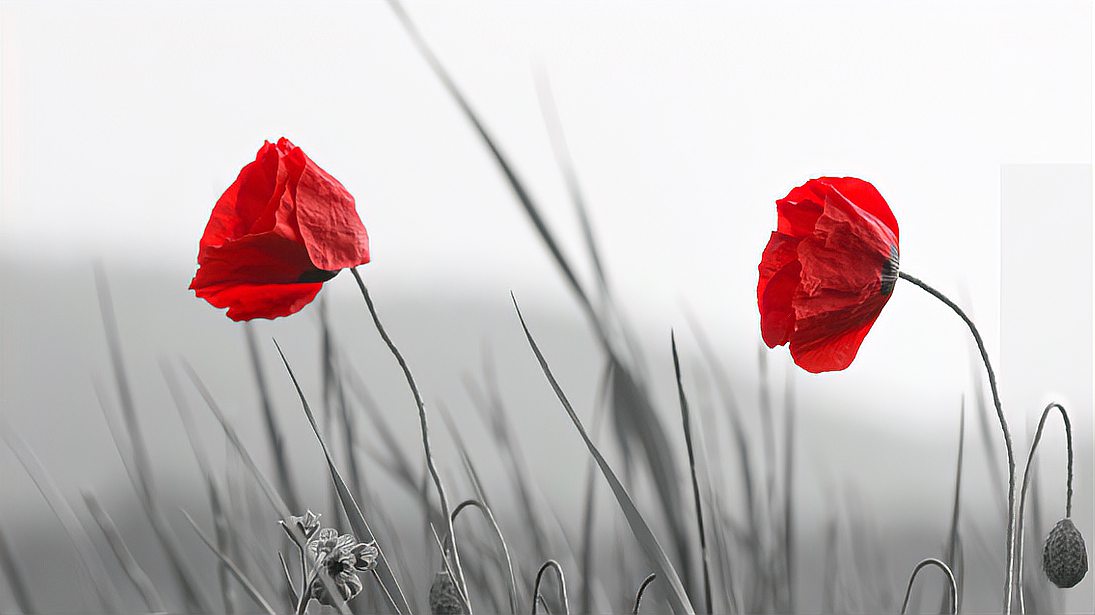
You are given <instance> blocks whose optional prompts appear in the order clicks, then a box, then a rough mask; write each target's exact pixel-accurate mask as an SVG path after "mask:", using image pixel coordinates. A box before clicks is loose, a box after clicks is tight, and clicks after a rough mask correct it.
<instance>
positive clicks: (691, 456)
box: [669, 333, 714, 613]
mask: <svg viewBox="0 0 1095 615" xmlns="http://www.w3.org/2000/svg"><path fill="white" fill-rule="evenodd" d="M669 340H670V346H671V347H672V349H673V372H674V374H675V375H676V378H677V397H678V399H679V401H680V406H681V423H682V424H683V426H684V443H685V447H686V448H687V450H688V469H689V474H690V475H691V477H692V496H693V501H694V504H695V507H696V527H697V531H698V532H699V535H700V561H701V562H702V563H703V598H704V606H705V607H706V610H705V611H704V612H705V613H713V612H714V611H713V610H712V604H711V571H710V569H709V567H708V561H707V532H706V531H705V528H704V524H703V502H702V501H701V500H700V484H699V480H697V479H696V453H695V449H694V447H693V446H692V420H691V417H690V415H689V409H688V398H687V397H686V396H685V394H684V384H682V383H681V360H680V357H678V356H677V337H676V335H674V334H673V333H670V334H669Z"/></svg>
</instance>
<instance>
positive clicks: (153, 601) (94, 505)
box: [83, 491, 167, 613]
mask: <svg viewBox="0 0 1095 615" xmlns="http://www.w3.org/2000/svg"><path fill="white" fill-rule="evenodd" d="M83 497H84V503H85V504H87V509H88V512H90V513H91V517H92V519H94V520H95V523H96V524H97V525H98V526H99V529H100V530H101V531H102V532H103V537H105V538H106V542H107V544H108V545H110V549H111V551H113V552H114V556H115V557H116V558H117V559H118V563H119V564H121V566H122V570H123V571H124V572H125V574H126V576H127V577H129V580H130V581H131V582H132V583H133V586H134V587H136V588H137V592H138V593H139V594H141V598H142V599H143V600H144V603H145V606H147V607H148V609H149V610H150V611H153V612H156V613H165V612H166V611H167V609H166V608H164V604H163V600H161V599H160V594H159V593H158V592H157V591H156V587H155V586H154V585H153V584H152V579H150V578H149V577H148V573H146V572H145V571H144V569H143V568H141V565H140V564H138V563H137V559H136V558H135V557H133V553H132V552H130V550H129V547H127V546H126V544H125V541H124V540H122V535H121V533H119V532H118V528H117V527H116V526H115V525H114V521H113V520H111V518H110V515H108V514H107V512H106V510H104V509H103V507H102V506H101V505H100V504H99V500H97V499H96V498H95V496H94V495H93V494H92V493H90V492H87V491H85V492H84V493H83Z"/></svg>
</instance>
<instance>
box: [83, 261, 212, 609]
mask: <svg viewBox="0 0 1095 615" xmlns="http://www.w3.org/2000/svg"><path fill="white" fill-rule="evenodd" d="M95 282H96V287H97V289H98V292H99V308H100V312H101V313H102V318H103V329H104V330H105V332H106V339H107V345H108V346H109V349H110V361H111V364H112V365H113V368H114V378H115V381H116V383H117V387H118V397H119V400H120V402H121V408H122V418H123V419H124V425H125V428H126V431H127V432H128V434H129V444H130V452H131V454H132V455H133V462H134V463H133V464H132V467H133V469H134V471H135V472H136V478H137V485H136V486H137V491H138V494H139V495H140V499H141V503H142V504H143V505H144V509H145V512H146V513H147V515H148V519H149V521H150V522H151V523H152V529H153V531H155V533H156V537H157V538H158V539H159V541H160V545H161V546H162V547H163V550H164V553H165V554H166V555H167V560H168V562H169V563H170V564H171V569H172V571H173V572H174V577H175V578H176V579H177V580H178V583H179V587H180V588H181V589H182V591H183V596H184V597H185V599H186V603H187V606H188V608H189V609H191V610H196V611H201V612H210V611H211V610H212V605H211V604H210V603H209V602H208V601H207V600H206V599H205V597H204V596H203V595H202V594H201V592H199V591H198V581H197V578H196V577H195V576H194V574H193V573H192V572H191V571H190V569H189V567H188V566H187V565H186V560H185V559H184V558H183V555H182V549H181V547H180V546H179V544H178V540H177V538H176V537H175V534H174V532H173V531H172V530H171V526H170V524H169V523H168V522H167V517H166V516H165V515H164V513H163V511H162V510H161V509H160V505H159V497H158V495H157V492H156V487H155V483H154V481H153V477H152V459H151V456H150V455H149V454H148V448H147V447H146V446H145V442H144V437H143V436H142V435H141V428H140V424H139V422H138V420H137V409H136V404H135V403H134V400H133V393H132V390H131V389H130V386H129V378H128V375H127V373H126V369H125V362H124V360H123V358H122V344H121V335H120V333H119V330H118V321H117V319H116V318H115V314H114V302H113V301H112V300H111V295H110V286H109V285H108V284H107V280H106V275H105V274H104V273H103V270H102V268H100V267H96V269H95ZM104 411H105V408H104ZM119 452H121V451H119Z"/></svg>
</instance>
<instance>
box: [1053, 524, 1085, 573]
mask: <svg viewBox="0 0 1095 615" xmlns="http://www.w3.org/2000/svg"><path fill="white" fill-rule="evenodd" d="M1042 567H1043V568H1045V571H1046V576H1047V577H1049V580H1050V581H1053V584H1054V585H1056V586H1057V587H1060V588H1068V587H1073V586H1075V585H1076V584H1077V583H1079V582H1080V581H1081V580H1082V579H1083V578H1084V575H1085V574H1087V547H1086V546H1085V545H1084V537H1083V536H1081V535H1080V530H1078V529H1076V526H1075V525H1073V523H1072V520H1071V519H1061V520H1060V521H1058V522H1057V525H1055V526H1054V527H1053V529H1052V530H1050V532H1049V536H1048V537H1047V538H1046V545H1045V547H1044V548H1043V549H1042Z"/></svg>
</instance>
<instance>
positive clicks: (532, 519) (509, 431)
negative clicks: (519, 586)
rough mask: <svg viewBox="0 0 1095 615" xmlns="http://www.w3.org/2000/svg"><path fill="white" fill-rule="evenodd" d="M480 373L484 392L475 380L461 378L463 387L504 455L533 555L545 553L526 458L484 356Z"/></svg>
mask: <svg viewBox="0 0 1095 615" xmlns="http://www.w3.org/2000/svg"><path fill="white" fill-rule="evenodd" d="M483 375H484V380H485V388H486V391H485V392H484V393H482V394H481V393H480V392H479V390H478V387H477V386H476V385H475V383H474V382H473V381H472V380H470V379H468V378H465V380H464V383H465V387H466V388H467V390H468V394H469V395H470V396H471V398H472V400H473V402H474V406H475V408H477V409H478V410H479V416H480V418H481V419H482V420H483V423H484V424H485V425H486V426H487V428H488V429H489V430H490V433H491V435H492V436H493V437H494V441H495V442H496V443H498V445H499V449H500V450H501V451H502V454H504V455H505V458H506V463H504V464H503V465H504V466H505V467H506V471H507V472H508V473H509V478H510V483H512V485H513V487H514V490H515V491H516V492H517V500H518V503H519V504H520V506H521V512H522V514H523V516H524V518H525V519H526V520H527V523H528V526H529V532H528V533H529V534H530V535H531V540H532V544H533V550H534V552H535V553H537V554H542V553H547V552H548V550H549V549H548V545H547V538H546V536H547V534H546V530H545V529H544V521H543V519H541V514H540V507H538V506H537V505H536V503H535V501H536V500H535V498H534V495H533V491H532V486H533V485H534V484H535V481H534V480H533V478H532V474H531V472H529V469H528V461H527V460H526V459H525V456H524V454H523V453H522V450H521V446H520V441H519V440H518V439H517V434H516V433H515V432H514V430H513V426H512V425H511V424H510V422H509V418H508V415H507V414H506V408H505V405H504V404H503V402H502V395H501V393H500V392H499V390H498V382H497V379H496V378H495V373H494V367H493V364H492V363H491V361H490V360H489V359H487V358H484V361H483Z"/></svg>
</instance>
